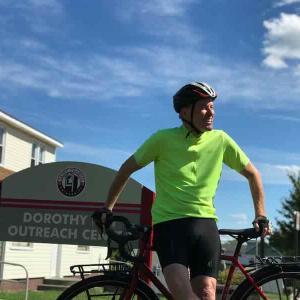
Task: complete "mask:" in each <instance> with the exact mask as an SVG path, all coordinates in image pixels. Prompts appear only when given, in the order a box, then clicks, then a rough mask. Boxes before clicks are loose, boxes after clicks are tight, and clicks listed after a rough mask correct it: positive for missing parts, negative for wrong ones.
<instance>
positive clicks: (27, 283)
mask: <svg viewBox="0 0 300 300" xmlns="http://www.w3.org/2000/svg"><path fill="white" fill-rule="evenodd" d="M0 264H1V265H10V266H17V267H21V268H22V269H23V270H24V271H25V274H26V289H25V300H28V289H29V277H28V271H27V269H26V268H25V267H24V266H23V265H20V264H15V263H10V262H6V261H0ZM10 281H15V280H10Z"/></svg>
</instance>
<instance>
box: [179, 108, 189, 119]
mask: <svg viewBox="0 0 300 300" xmlns="http://www.w3.org/2000/svg"><path fill="white" fill-rule="evenodd" d="M188 116H189V107H188V106H186V107H182V108H181V110H180V112H179V117H180V118H184V119H186V118H187V117H188Z"/></svg>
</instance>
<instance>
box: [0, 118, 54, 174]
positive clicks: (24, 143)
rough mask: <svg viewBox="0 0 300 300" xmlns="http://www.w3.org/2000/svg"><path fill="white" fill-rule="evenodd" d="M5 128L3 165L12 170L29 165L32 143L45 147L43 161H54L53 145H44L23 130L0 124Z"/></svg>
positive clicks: (21, 168)
mask: <svg viewBox="0 0 300 300" xmlns="http://www.w3.org/2000/svg"><path fill="white" fill-rule="evenodd" d="M0 125H1V126H3V127H4V128H5V131H6V132H5V146H4V151H5V153H4V161H3V166H4V167H5V168H7V169H9V170H12V171H16V172H17V171H20V170H23V169H26V168H28V167H30V161H31V150H32V143H33V142H35V143H37V144H38V145H40V146H42V147H44V148H45V163H47V162H54V161H55V147H53V146H50V145H45V144H44V143H42V142H40V141H38V140H37V139H35V138H33V137H31V136H28V135H26V134H24V133H23V132H21V131H19V130H16V129H14V128H12V127H9V126H7V125H5V124H3V123H2V124H1V123H0Z"/></svg>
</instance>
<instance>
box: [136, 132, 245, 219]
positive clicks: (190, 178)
mask: <svg viewBox="0 0 300 300" xmlns="http://www.w3.org/2000/svg"><path fill="white" fill-rule="evenodd" d="M187 133H188V130H187V129H186V127H184V126H181V127H176V128H170V129H163V130H159V131H157V132H156V133H155V134H153V135H152V136H151V137H150V138H149V139H147V140H146V141H145V143H144V144H142V145H141V146H140V147H139V149H138V150H137V151H136V152H135V153H134V158H135V160H136V162H137V163H138V164H139V165H140V166H146V165H147V164H149V163H150V162H152V161H154V170H155V186H156V199H155V202H154V205H153V207H152V218H153V223H154V224H157V223H160V222H164V221H168V220H174V219H179V218H184V217H189V216H190V217H199V218H214V219H216V220H217V216H216V214H215V207H214V197H215V193H216V189H217V186H218V182H219V179H220V176H221V172H222V164H223V162H224V163H225V164H226V165H228V166H229V167H230V168H232V169H234V170H236V171H237V172H240V171H242V170H243V169H244V168H245V166H246V165H247V164H248V162H249V159H248V157H247V156H246V155H245V153H244V152H243V151H242V150H241V148H240V147H239V146H238V145H237V144H236V143H235V141H234V140H233V139H232V138H231V137H229V136H228V135H227V134H226V133H225V132H224V131H222V130H212V131H207V132H204V133H203V134H201V135H200V136H194V135H192V134H190V135H189V136H187Z"/></svg>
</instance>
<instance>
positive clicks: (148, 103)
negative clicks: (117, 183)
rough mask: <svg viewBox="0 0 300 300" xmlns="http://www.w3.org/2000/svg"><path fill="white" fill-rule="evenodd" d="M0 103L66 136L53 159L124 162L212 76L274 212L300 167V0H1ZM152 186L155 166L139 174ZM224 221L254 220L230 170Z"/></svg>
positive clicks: (221, 107) (225, 115) (220, 209)
mask: <svg viewBox="0 0 300 300" xmlns="http://www.w3.org/2000/svg"><path fill="white" fill-rule="evenodd" d="M0 16H1V18H0V38H1V43H0V91H1V96H0V108H1V109H2V110H4V111H6V112H8V113H10V114H12V115H14V116H15V117H16V118H18V119H21V120H23V121H25V122H26V123H29V124H31V125H32V126H33V127H35V128H37V129H40V130H41V131H43V132H46V133H47V134H49V135H50V136H53V137H55V138H57V139H58V140H60V141H62V142H63V143H64V145H65V146H64V148H63V149H60V150H59V151H58V153H57V160H76V161H86V162H92V163H97V164H100V165H104V166H107V167H110V168H114V169H117V168H118V167H119V166H120V164H121V163H122V161H123V160H125V159H126V158H127V157H128V156H129V155H130V154H131V153H132V152H134V151H135V149H136V148H137V147H138V146H139V145H140V144H141V143H142V142H143V141H144V140H145V139H146V138H147V137H148V136H149V135H150V134H152V133H153V132H155V131H156V130H158V129H160V128H165V127H174V126H178V125H179V124H180V122H179V119H178V116H177V115H176V114H175V113H174V111H173V108H172V96H173V94H174V93H175V92H176V91H177V90H178V88H179V87H181V86H182V85H183V84H185V83H187V82H189V81H192V80H198V81H206V82H208V83H210V84H211V85H212V86H213V87H215V89H216V90H217V91H218V94H219V98H218V99H217V101H216V103H215V104H216V121H215V128H217V129H223V130H225V131H226V132H227V133H229V134H230V135H231V136H232V137H233V138H234V139H235V140H236V141H237V142H238V143H239V144H240V146H241V147H242V148H243V149H244V150H245V152H246V153H247V154H248V156H249V157H250V158H251V160H252V161H253V162H254V164H255V165H256V166H257V167H258V169H259V170H260V172H261V174H262V177H263V181H264V184H265V193H266V207H267V212H268V214H269V217H270V218H271V219H272V220H274V218H275V217H276V216H278V212H277V211H278V210H280V208H281V205H280V202H281V200H282V199H283V198H284V197H285V196H287V195H288V193H289V190H290V188H291V186H290V183H289V180H288V178H287V175H286V174H287V172H290V171H299V170H300V151H299V149H300V141H299V127H300V126H299V125H300V114H299V113H300V38H299V37H300V1H299V0H273V1H272V0H262V1H253V0H243V1H240V0H231V1H222V0H210V1H202V0H173V1H172V0H148V1H144V0H124V1H117V0H110V1H108V0H107V1H104V0H103V1H100V0H99V1H96V0H94V1H92V0H90V1H82V0H78V1H71V0H69V1H67V0H66V1H58V0H28V1H13V0H11V1H5V0H0ZM134 178H135V179H136V180H138V181H140V182H141V183H142V184H144V185H146V186H148V187H149V188H151V189H154V179H153V168H152V167H151V166H150V167H147V168H145V169H144V170H142V171H139V172H138V173H136V174H135V175H134ZM216 207H217V213H218V215H219V217H220V221H219V226H220V227H231V228H232V227H245V226H246V227H247V226H250V224H251V221H252V219H253V208H252V200H251V196H250V192H249V189H248V185H247V182H246V181H245V180H244V179H243V178H242V177H241V176H239V175H238V174H235V173H234V172H233V171H231V170H229V169H228V168H225V169H224V172H223V176H222V180H221V182H220V187H219V190H218V193H217V196H216Z"/></svg>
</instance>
